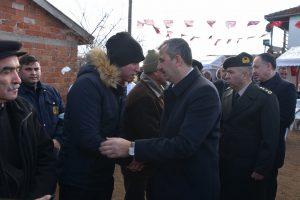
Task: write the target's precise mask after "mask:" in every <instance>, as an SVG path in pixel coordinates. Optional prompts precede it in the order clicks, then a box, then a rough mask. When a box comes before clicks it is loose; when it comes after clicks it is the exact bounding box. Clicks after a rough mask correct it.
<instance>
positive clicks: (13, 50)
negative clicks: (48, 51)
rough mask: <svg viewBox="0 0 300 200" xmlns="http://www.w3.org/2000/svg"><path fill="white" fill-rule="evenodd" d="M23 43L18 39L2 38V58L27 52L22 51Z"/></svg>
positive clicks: (0, 41) (0, 49)
mask: <svg viewBox="0 0 300 200" xmlns="http://www.w3.org/2000/svg"><path fill="white" fill-rule="evenodd" d="M21 47H22V44H21V43H20V42H16V41H8V40H0V59H3V58H7V57H9V56H22V55H24V54H26V52H20V51H19V50H20V49H21Z"/></svg>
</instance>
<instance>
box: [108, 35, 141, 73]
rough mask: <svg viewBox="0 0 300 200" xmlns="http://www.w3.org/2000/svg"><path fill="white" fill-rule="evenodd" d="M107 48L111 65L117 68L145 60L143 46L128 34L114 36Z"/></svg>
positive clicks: (109, 40)
mask: <svg viewBox="0 0 300 200" xmlns="http://www.w3.org/2000/svg"><path fill="white" fill-rule="evenodd" d="M105 46H106V50H107V56H108V58H109V60H110V63H111V64H114V65H117V67H123V66H125V65H128V64H130V63H139V62H141V61H143V60H144V59H145V57H144V55H143V50H142V47H141V45H140V44H139V43H138V42H137V41H136V40H135V39H134V38H133V37H131V35H130V34H129V33H127V32H120V33H117V34H116V35H113V36H112V37H110V38H109V39H108V40H107V42H106V44H105Z"/></svg>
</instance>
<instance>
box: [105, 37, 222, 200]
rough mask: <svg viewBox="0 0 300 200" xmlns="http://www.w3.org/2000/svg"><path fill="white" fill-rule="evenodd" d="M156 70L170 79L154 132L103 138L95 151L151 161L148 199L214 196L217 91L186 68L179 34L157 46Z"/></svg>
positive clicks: (187, 55)
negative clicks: (145, 135)
mask: <svg viewBox="0 0 300 200" xmlns="http://www.w3.org/2000/svg"><path fill="white" fill-rule="evenodd" d="M158 69H159V70H160V71H161V72H162V73H163V74H164V76H165V78H166V79H167V80H168V81H170V82H171V83H172V85H171V86H170V87H169V88H168V89H167V90H166V91H165V94H164V103H165V107H164V113H163V116H162V120H161V125H160V137H159V138H153V139H144V140H134V141H128V140H125V139H122V138H108V140H107V141H105V142H102V144H101V148H100V151H101V153H102V154H104V155H107V156H108V157H111V158H116V157H128V156H129V155H130V156H133V158H134V159H135V160H136V161H138V162H152V163H153V164H154V165H155V172H154V175H153V177H152V179H151V182H150V189H149V191H150V192H149V199H154V200H165V199H206V200H217V199H219V173H218V170H219V167H218V140H219V137H218V136H219V132H218V130H219V120H220V113H221V108H220V101H219V97H218V94H217V90H216V88H215V87H214V86H213V84H212V83H211V82H209V81H208V80H207V79H205V78H204V77H202V76H201V75H200V74H199V70H195V69H194V68H193V67H192V52H191V49H190V47H189V45H188V44H187V42H186V41H184V40H183V39H179V38H174V39H170V40H167V41H165V42H164V43H163V44H162V45H161V46H160V48H159V64H158ZM136 123H139V122H138V121H137V122H136Z"/></svg>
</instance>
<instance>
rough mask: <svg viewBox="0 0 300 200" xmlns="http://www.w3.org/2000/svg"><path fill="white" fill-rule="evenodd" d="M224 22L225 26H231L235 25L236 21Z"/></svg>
mask: <svg viewBox="0 0 300 200" xmlns="http://www.w3.org/2000/svg"><path fill="white" fill-rule="evenodd" d="M225 23H226V27H227V28H233V27H235V25H236V21H226V22H225Z"/></svg>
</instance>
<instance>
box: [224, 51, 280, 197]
mask: <svg viewBox="0 0 300 200" xmlns="http://www.w3.org/2000/svg"><path fill="white" fill-rule="evenodd" d="M252 61H253V58H252V56H251V55H249V54H247V53H241V54H239V55H237V56H235V57H230V58H228V59H227V60H226V61H225V62H224V64H223V67H224V69H225V70H226V76H225V79H226V81H227V82H228V83H229V85H230V87H231V88H230V89H227V90H226V91H225V93H224V95H223V101H222V111H223V116H222V123H221V140H220V157H221V159H220V175H221V199H222V200H241V199H243V200H263V199H265V198H266V196H265V195H266V189H265V184H266V181H265V180H266V179H267V177H268V176H269V175H270V173H271V170H272V166H273V162H274V159H275V153H276V148H277V144H278V133H279V107H278V102H277V98H276V96H275V95H274V94H272V92H271V91H269V90H267V89H265V88H260V87H258V86H257V85H255V84H254V83H252V82H251V74H252V73H251V72H252V68H251V65H252Z"/></svg>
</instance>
